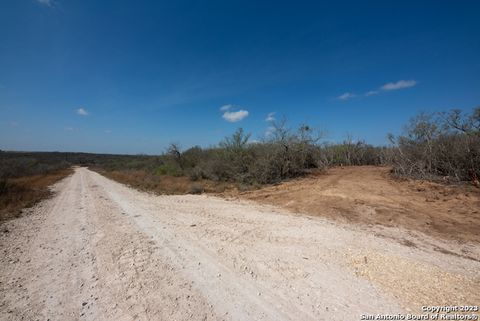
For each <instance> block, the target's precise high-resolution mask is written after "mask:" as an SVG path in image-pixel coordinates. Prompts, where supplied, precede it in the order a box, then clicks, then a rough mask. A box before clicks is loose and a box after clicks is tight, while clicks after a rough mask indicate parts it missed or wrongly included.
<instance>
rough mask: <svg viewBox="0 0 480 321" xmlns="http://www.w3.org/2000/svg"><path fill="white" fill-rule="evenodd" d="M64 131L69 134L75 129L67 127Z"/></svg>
mask: <svg viewBox="0 0 480 321" xmlns="http://www.w3.org/2000/svg"><path fill="white" fill-rule="evenodd" d="M64 129H65V130H66V131H69V132H72V131H73V130H74V128H73V127H70V126H66V127H65V128H64Z"/></svg>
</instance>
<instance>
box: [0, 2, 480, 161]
mask: <svg viewBox="0 0 480 321" xmlns="http://www.w3.org/2000/svg"><path fill="white" fill-rule="evenodd" d="M479 12H480V2H478V1H450V2H447V1H335V2H333V1H328V2H327V1H324V2H322V1H308V2H307V1H294V2H293V1H292V2H284V1H271V2H270V1H261V2H260V1H181V0H176V1H123V0H115V1H107V0H102V1H97V0H81V1H80V0H77V1H75V0H15V1H13V0H0V149H3V150H59V151H86V152H106V153H149V154H155V153H160V152H162V151H163V150H164V148H165V147H166V146H167V145H168V143H169V142H178V143H180V144H181V145H182V146H183V147H189V146H192V145H197V144H198V145H201V146H208V145H211V144H215V143H217V142H218V141H219V140H221V139H222V138H223V137H224V136H226V135H229V134H231V133H232V132H234V131H235V130H236V129H237V128H238V127H243V128H244V129H245V130H247V131H248V132H251V133H252V136H253V138H256V139H258V138H260V137H262V136H263V135H265V133H266V132H267V131H268V126H269V124H268V122H267V121H266V119H267V118H268V116H269V114H270V118H272V117H273V118H277V119H278V118H280V117H283V116H285V117H286V118H287V119H288V121H289V124H290V125H291V126H292V127H295V126H296V125H298V124H300V123H303V122H306V123H308V124H310V125H312V126H315V127H319V128H322V129H323V130H326V131H327V133H328V135H327V138H326V139H328V140H331V141H340V140H342V139H343V138H345V137H346V135H347V134H349V135H352V136H353V137H354V138H361V139H365V140H366V141H367V142H369V143H372V144H385V143H386V134H387V133H388V132H392V133H399V132H400V131H401V129H402V126H403V125H404V124H405V122H406V121H407V120H408V119H409V118H410V117H412V116H413V115H415V114H416V113H417V112H419V111H437V110H448V109H451V108H460V109H464V110H471V108H473V107H475V106H478V105H480V59H479V58H480V19H479V18H478V13H479ZM222 107H223V108H222Z"/></svg>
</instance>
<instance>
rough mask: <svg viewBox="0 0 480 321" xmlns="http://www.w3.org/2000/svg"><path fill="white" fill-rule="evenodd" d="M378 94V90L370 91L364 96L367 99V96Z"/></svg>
mask: <svg viewBox="0 0 480 321" xmlns="http://www.w3.org/2000/svg"><path fill="white" fill-rule="evenodd" d="M379 93H380V92H379V91H378V90H370V91H368V92H366V93H365V96H366V97H368V96H373V95H378V94H379Z"/></svg>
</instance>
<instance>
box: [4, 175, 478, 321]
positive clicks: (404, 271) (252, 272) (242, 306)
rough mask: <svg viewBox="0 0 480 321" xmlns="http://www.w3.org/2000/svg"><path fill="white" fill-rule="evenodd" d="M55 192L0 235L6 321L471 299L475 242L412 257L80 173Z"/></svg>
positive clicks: (429, 247) (362, 240)
mask: <svg viewBox="0 0 480 321" xmlns="http://www.w3.org/2000/svg"><path fill="white" fill-rule="evenodd" d="M54 189H55V191H57V194H56V196H55V197H54V198H52V199H50V200H46V201H44V202H42V203H41V204H39V205H38V206H37V207H36V208H34V209H33V210H32V213H31V215H26V216H24V217H21V218H19V219H15V220H12V221H10V222H8V223H5V224H4V225H2V227H1V229H0V232H1V233H0V242H1V243H0V250H1V251H2V253H3V255H2V257H1V258H0V260H1V265H0V294H1V295H0V319H1V320H37V319H38V320H79V319H80V320H342V321H345V320H359V319H360V315H361V314H376V313H404V312H408V311H412V312H414V313H420V312H421V311H420V310H419V306H420V305H423V304H428V305H433V304H436V305H438V304H475V303H476V304H478V302H480V294H479V293H480V275H479V271H480V263H479V262H478V261H476V260H474V259H480V250H479V248H478V245H477V244H474V243H472V244H470V245H468V246H469V248H468V251H469V256H471V257H472V258H473V259H472V258H470V259H469V258H465V257H460V256H455V255H451V254H448V252H447V251H445V252H444V253H442V252H438V251H435V250H434V248H435V247H440V248H443V249H446V250H451V251H455V250H457V247H458V244H457V243H453V242H451V241H447V240H439V239H435V238H430V237H429V236H426V235H425V236H424V237H423V238H422V242H424V243H425V246H422V247H412V246H408V244H407V245H404V244H400V243H399V242H397V241H394V240H391V239H389V238H385V237H379V236H377V235H378V233H374V232H373V231H372V230H368V229H365V228H363V227H355V226H353V225H348V224H342V223H332V222H330V221H327V220H325V219H323V218H321V217H308V216H302V215H296V214H292V213H290V212H287V211H285V210H282V209H279V208H276V207H272V206H269V205H258V204H255V203H253V202H251V201H239V200H235V201H229V200H225V199H221V198H216V197H211V196H203V195H200V196H193V195H186V196H156V195H152V194H148V193H144V192H139V191H136V190H133V189H131V188H128V187H126V186H124V185H122V184H119V183H117V182H114V181H111V180H109V179H107V178H105V177H103V176H101V175H99V174H97V173H94V172H91V171H89V170H87V169H85V168H79V169H77V170H76V172H75V174H74V175H72V176H70V177H68V178H67V179H65V180H63V181H61V182H60V183H57V184H56V185H55V187H54ZM382 231H383V233H390V234H391V235H395V237H405V238H408V237H410V235H409V232H408V231H405V230H402V229H398V228H387V227H385V228H383V229H382ZM417 242H418V241H417ZM464 246H467V245H464Z"/></svg>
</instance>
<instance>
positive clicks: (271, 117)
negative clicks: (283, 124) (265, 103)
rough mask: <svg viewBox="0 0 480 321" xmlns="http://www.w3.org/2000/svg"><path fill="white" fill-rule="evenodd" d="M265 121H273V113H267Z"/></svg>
mask: <svg viewBox="0 0 480 321" xmlns="http://www.w3.org/2000/svg"><path fill="white" fill-rule="evenodd" d="M265 121H268V122H272V121H275V113H274V112H272V113H268V115H267V118H265Z"/></svg>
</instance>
